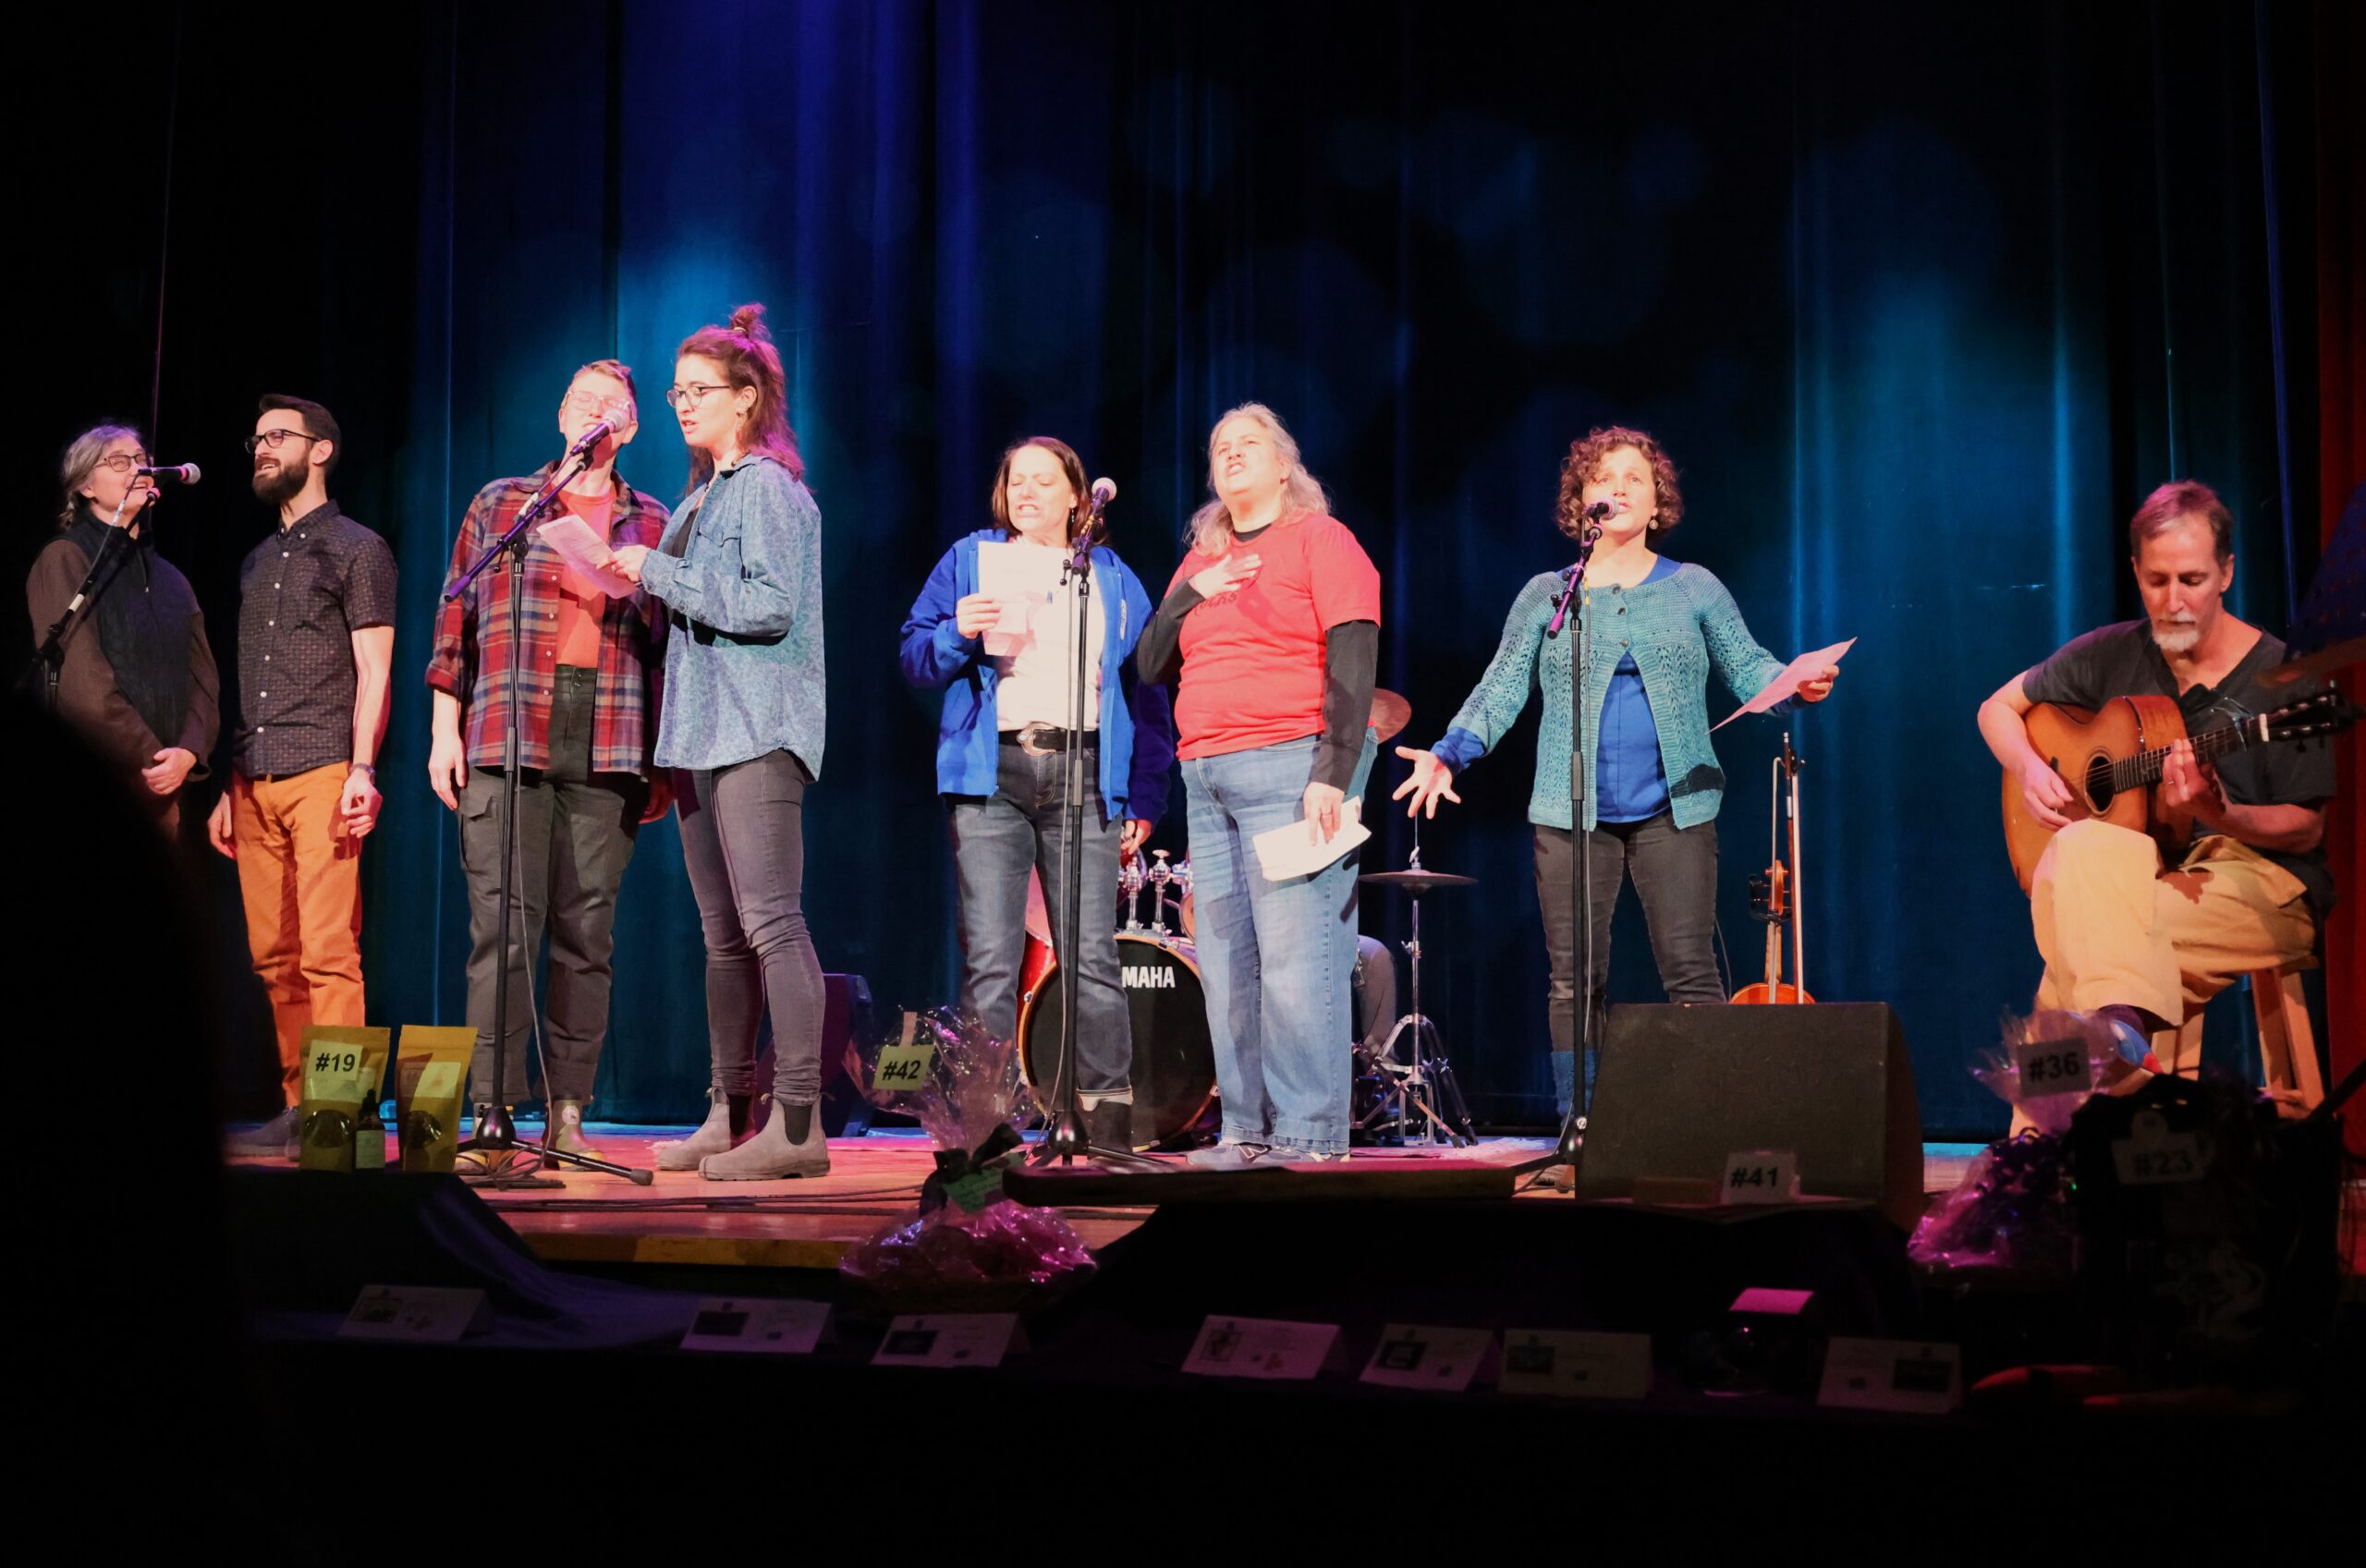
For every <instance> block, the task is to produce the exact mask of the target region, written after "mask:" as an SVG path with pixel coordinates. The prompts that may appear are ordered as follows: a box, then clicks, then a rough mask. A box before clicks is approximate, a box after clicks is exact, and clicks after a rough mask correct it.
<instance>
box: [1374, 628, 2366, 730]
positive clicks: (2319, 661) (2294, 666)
mask: <svg viewBox="0 0 2366 1568" xmlns="http://www.w3.org/2000/svg"><path fill="white" fill-rule="evenodd" d="M2360 662H2366V637H2353V638H2349V639H2348V641H2346V642H2336V643H2335V644H2334V645H2333V646H2332V647H2330V648H2321V649H2319V650H2317V651H2315V652H2314V653H2309V654H2303V655H2302V656H2301V657H2299V658H2298V659H2287V660H2286V661H2285V662H2283V663H2281V664H2278V665H2276V666H2275V668H2274V669H2272V670H2263V671H2262V672H2261V673H2260V677H2259V684H2260V685H2262V686H2289V685H2291V684H2292V683H2293V682H2294V681H2299V680H2311V679H2314V678H2315V677H2316V676H2318V675H2332V674H2333V673H2334V672H2335V671H2336V670H2339V669H2345V668H2347V667H2348V666H2349V665H2351V664H2356V663H2360ZM1375 706H1377V704H1375ZM1381 738H1382V739H1384V740H1385V739H1386V738H1388V737H1387V736H1385V735H1383V736H1382V737H1381Z"/></svg>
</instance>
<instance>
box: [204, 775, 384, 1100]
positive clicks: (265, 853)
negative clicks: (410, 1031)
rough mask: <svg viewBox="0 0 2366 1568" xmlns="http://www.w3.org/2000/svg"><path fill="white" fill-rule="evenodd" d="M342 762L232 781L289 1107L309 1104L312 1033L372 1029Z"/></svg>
mask: <svg viewBox="0 0 2366 1568" xmlns="http://www.w3.org/2000/svg"><path fill="white" fill-rule="evenodd" d="M347 772H348V769H347V768H346V766H345V764H344V763H342V762H334V763H331V764H330V765H329V766H327V767H325V768H315V769H313V770H312V771H311V772H306V773H294V774H290V775H289V776H287V777H286V778H278V779H246V778H241V777H239V776H238V774H236V773H233V774H232V775H231V779H230V836H231V842H232V843H233V844H234V845H236V846H237V849H238V893H239V895H240V899H241V901H242V902H243V903H244V904H245V906H246V912H247V950H248V952H249V953H250V954H253V956H254V965H255V973H256V974H257V975H259V976H261V977H262V985H263V990H264V991H265V992H266V993H268V994H269V996H270V998H271V1022H272V1032H273V1034H274V1035H275V1036H276V1037H277V1038H278V1041H279V1077H280V1086H281V1088H282V1090H283V1092H285V1093H286V1095H287V1103H288V1104H290V1105H294V1104H297V1103H298V1102H299V1101H300V1100H302V1099H303V1098H304V1030H305V1029H306V1028H307V1027H310V1026H311V1025H313V1024H360V1023H364V1022H366V1021H367V1020H366V1018H365V1017H364V1015H363V1009H362V1001H361V841H360V839H358V838H355V837H354V836H353V835H352V834H350V833H347V832H346V830H345V823H344V821H343V820H342V819H340V818H339V817H338V815H337V809H336V803H337V797H338V796H340V795H341V794H343V793H344V790H345V780H346V775H347Z"/></svg>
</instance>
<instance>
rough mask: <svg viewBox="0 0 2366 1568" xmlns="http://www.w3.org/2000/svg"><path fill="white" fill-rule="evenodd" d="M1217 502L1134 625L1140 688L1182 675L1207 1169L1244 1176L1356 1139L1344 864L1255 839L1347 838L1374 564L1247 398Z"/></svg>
mask: <svg viewBox="0 0 2366 1568" xmlns="http://www.w3.org/2000/svg"><path fill="white" fill-rule="evenodd" d="M1208 482H1209V484H1210V486H1211V488H1213V490H1214V492H1215V494H1216V499H1215V500H1213V501H1212V502H1210V503H1209V504H1207V505H1205V506H1202V507H1201V508H1200V510H1199V512H1198V514H1197V515H1196V516H1194V517H1192V519H1191V550H1190V553H1189V554H1188V555H1186V556H1185V557H1184V558H1183V564H1182V565H1180V566H1177V568H1176V569H1175V577H1174V579H1173V580H1172V581H1171V582H1170V583H1169V584H1168V585H1167V590H1166V600H1165V603H1163V604H1162V605H1160V607H1159V611H1158V614H1156V615H1155V616H1153V618H1152V620H1151V624H1150V626H1148V627H1146V628H1145V629H1144V631H1143V633H1142V640H1141V647H1140V650H1139V652H1138V654H1137V658H1138V660H1139V663H1140V673H1141V676H1142V678H1143V679H1144V680H1148V681H1159V682H1165V681H1172V680H1177V678H1178V677H1179V679H1180V683H1181V684H1180V688H1179V690H1178V692H1177V697H1176V703H1175V721H1176V728H1177V736H1178V742H1179V744H1178V745H1177V748H1176V749H1177V755H1179V756H1180V757H1181V758H1182V759H1183V782H1184V784H1185V785H1186V786H1187V788H1188V790H1189V796H1188V800H1189V809H1188V821H1189V832H1190V850H1191V881H1192V892H1193V894H1194V902H1195V903H1196V905H1197V906H1198V907H1197V915H1198V920H1197V935H1198V941H1199V962H1200V974H1201V979H1202V980H1203V981H1204V982H1205V984H1206V986H1207V994H1208V1032H1209V1034H1210V1036H1211V1038H1212V1039H1213V1044H1214V1047H1215V1059H1216V1081H1217V1085H1218V1087H1219V1088H1221V1089H1222V1091H1223V1098H1224V1128H1223V1136H1222V1140H1221V1141H1220V1142H1219V1143H1218V1144H1217V1146H1216V1147H1215V1148H1214V1149H1208V1150H1203V1151H1202V1152H1201V1153H1200V1154H1197V1155H1194V1156H1193V1157H1192V1158H1193V1161H1194V1162H1195V1163H1199V1164H1203V1165H1212V1166H1215V1167H1218V1168H1225V1169H1235V1170H1238V1169H1242V1168H1245V1167H1247V1166H1248V1165H1250V1164H1251V1163H1256V1162H1271V1161H1282V1160H1292V1159H1299V1160H1303V1159H1334V1158H1340V1157H1344V1156H1345V1155H1346V1153H1347V1151H1348V1097H1349V1094H1350V1092H1351V1088H1352V1064H1351V1063H1350V1059H1349V1056H1348V1051H1346V1050H1345V1049H1344V1048H1343V1047H1342V1045H1341V1042H1342V1041H1344V1040H1346V1039H1348V1038H1349V1033H1350V1019H1349V1003H1348V988H1349V980H1350V977H1351V976H1352V974H1353V972H1354V968H1355V960H1356V894H1355V887H1356V870H1355V863H1354V860H1353V858H1352V857H1342V858H1340V859H1337V860H1334V861H1333V862H1331V863H1330V864H1329V865H1328V866H1325V867H1324V868H1323V869H1321V870H1319V871H1317V872H1315V873H1314V874H1312V875H1311V876H1300V877H1292V878H1289V879H1287V881H1267V880H1266V878H1265V875H1264V872H1263V869H1262V867H1261V866H1260V865H1259V863H1258V857H1257V851H1256V848H1255V846H1254V845H1252V844H1251V842H1250V841H1251V840H1252V839H1254V838H1255V837H1256V835H1257V834H1259V833H1264V832H1267V831H1268V830H1270V829H1273V828H1276V827H1280V826H1283V825H1285V824H1287V823H1290V822H1303V823H1304V824H1305V826H1306V832H1307V834H1308V837H1309V839H1310V841H1311V842H1313V843H1316V844H1321V843H1326V842H1328V841H1329V840H1331V839H1332V838H1334V837H1335V836H1336V835H1337V834H1338V833H1339V831H1340V829H1341V828H1342V826H1343V825H1345V821H1346V817H1347V811H1348V808H1347V802H1348V798H1349V797H1350V796H1357V795H1360V793H1361V792H1362V789H1363V784H1364V778H1365V775H1366V774H1367V773H1368V772H1369V771H1370V769H1371V766H1372V755H1371V750H1370V748H1369V743H1368V741H1367V739H1366V735H1365V728H1366V725H1365V720H1366V717H1367V715H1368V714H1369V713H1370V711H1371V709H1372V677H1373V665H1374V661H1375V660H1376V658H1377V656H1378V652H1379V647H1380V573H1379V572H1378V571H1377V570H1376V569H1374V567H1373V566H1372V558H1371V557H1370V556H1368V555H1366V554H1365V553H1364V552H1363V547H1362V546H1361V545H1360V544H1358V543H1357V542H1356V537H1355V535H1353V534H1351V533H1349V532H1348V529H1347V527H1346V525H1344V524H1342V523H1341V522H1340V521H1339V520H1338V519H1337V518H1335V517H1331V516H1330V515H1329V507H1330V502H1329V500H1328V498H1327V497H1325V496H1324V494H1323V486H1322V485H1321V483H1319V482H1318V481H1317V480H1315V478H1314V476H1313V475H1312V474H1310V473H1308V472H1307V471H1306V468H1305V466H1304V465H1303V464H1302V463H1301V462H1300V461H1299V451H1298V444H1297V443H1296V442H1295V441H1293V440H1291V439H1290V434H1289V432H1287V430H1285V429H1283V428H1282V421H1281V420H1280V419H1278V418H1276V417H1275V416H1274V411H1273V410H1272V409H1270V408H1267V407H1264V406H1263V405H1262V404H1257V403H1246V404H1243V405H1241V406H1240V407H1238V408H1235V409H1233V410H1232V411H1231V412H1230V413H1228V414H1226V415H1225V417H1224V418H1223V419H1220V420H1218V421H1217V422H1216V428H1215V431H1214V433H1213V434H1212V435H1211V436H1210V437H1209V438H1208Z"/></svg>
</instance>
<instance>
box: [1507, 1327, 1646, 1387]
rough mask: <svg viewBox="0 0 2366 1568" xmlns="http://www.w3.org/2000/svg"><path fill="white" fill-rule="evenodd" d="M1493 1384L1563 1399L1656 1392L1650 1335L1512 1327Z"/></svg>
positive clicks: (1508, 1331)
mask: <svg viewBox="0 0 2366 1568" xmlns="http://www.w3.org/2000/svg"><path fill="white" fill-rule="evenodd" d="M1495 1386H1496V1387H1498V1388H1500V1389H1501V1390H1503V1392H1506V1393H1545V1394H1555V1395H1558V1396H1560V1397H1562V1398H1564V1399H1640V1398H1642V1397H1643V1396H1644V1395H1645V1394H1648V1393H1650V1392H1652V1336H1651V1335H1649V1334H1591V1333H1571V1332H1561V1331H1550V1330H1542V1329H1509V1330H1506V1331H1505V1333H1504V1368H1503V1372H1502V1375H1501V1376H1500V1377H1498V1378H1497V1379H1496V1383H1495Z"/></svg>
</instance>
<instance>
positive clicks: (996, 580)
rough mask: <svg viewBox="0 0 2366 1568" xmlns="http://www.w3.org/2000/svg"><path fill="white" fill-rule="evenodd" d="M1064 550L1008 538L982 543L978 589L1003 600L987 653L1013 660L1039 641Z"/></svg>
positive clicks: (989, 632) (989, 630) (989, 635)
mask: <svg viewBox="0 0 2366 1568" xmlns="http://www.w3.org/2000/svg"><path fill="white" fill-rule="evenodd" d="M1066 561H1067V553H1065V552H1063V551H1058V550H1044V549H1042V548H1039V547H1038V546H1035V545H1031V544H1014V543H1012V542H1010V541H1007V540H1002V541H993V540H990V541H986V542H985V543H983V544H981V545H979V546H978V591H979V592H980V593H982V594H985V595H986V596H987V597H989V598H991V599H994V600H996V601H998V602H1000V603H1001V605H1002V618H1001V619H1000V620H998V621H996V622H995V623H994V625H993V626H989V627H987V628H986V656H987V657H988V658H990V659H1008V658H1010V657H1012V656H1014V655H1015V654H1017V653H1018V651H1019V650H1021V649H1023V648H1025V647H1026V646H1027V645H1028V643H1029V642H1031V641H1032V640H1034V638H1035V633H1036V617H1037V615H1038V614H1041V613H1043V611H1045V610H1047V609H1048V608H1049V606H1050V605H1051V604H1052V603H1053V602H1054V601H1055V599H1056V598H1057V597H1058V593H1059V587H1060V567H1061V565H1062V564H1063V563H1065V562H1066Z"/></svg>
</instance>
